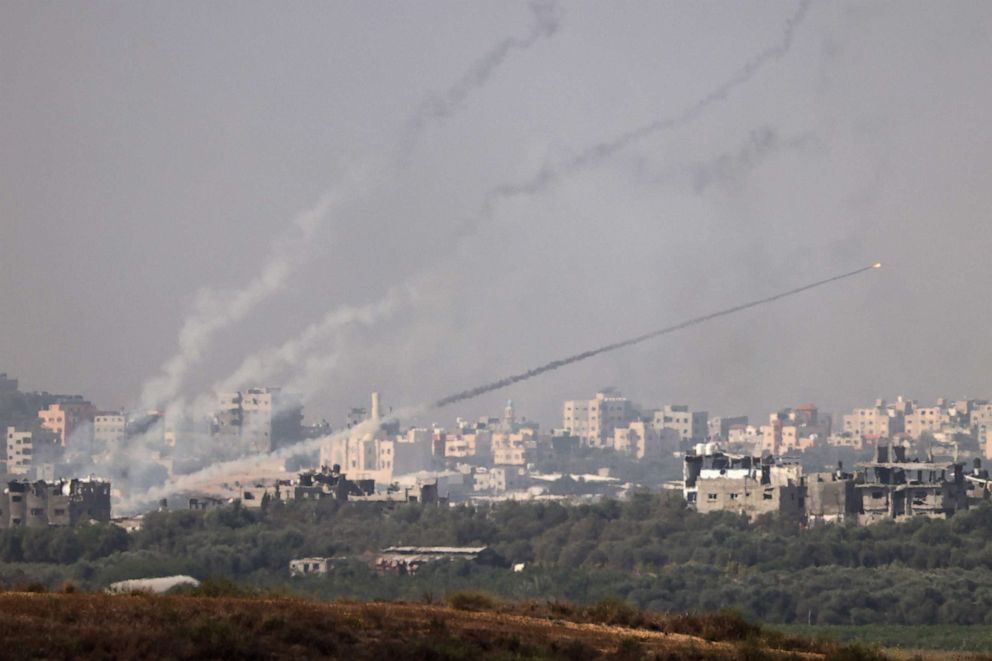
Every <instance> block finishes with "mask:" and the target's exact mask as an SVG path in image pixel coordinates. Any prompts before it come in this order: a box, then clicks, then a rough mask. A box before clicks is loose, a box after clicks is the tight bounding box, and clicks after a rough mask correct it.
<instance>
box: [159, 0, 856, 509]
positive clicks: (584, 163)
mask: <svg viewBox="0 0 992 661" xmlns="http://www.w3.org/2000/svg"><path fill="white" fill-rule="evenodd" d="M809 4H810V2H809V0H802V1H801V2H800V3H799V5H798V7H797V9H796V11H795V12H794V13H793V14H792V15H791V16H790V17H789V18H788V19H787V21H786V25H785V28H784V31H783V33H782V36H781V38H780V39H779V41H778V42H777V43H776V44H773V45H771V46H769V47H767V48H765V49H763V50H762V51H759V52H758V53H757V54H755V55H754V56H752V57H751V58H750V59H748V60H747V61H746V62H745V63H744V64H743V65H742V66H741V67H739V68H738V69H737V70H736V71H735V72H734V73H733V74H732V75H731V76H730V77H729V78H728V79H726V80H725V81H723V82H722V83H721V84H719V85H718V86H716V87H715V88H713V89H712V90H711V91H709V92H708V93H707V94H705V95H704V96H702V97H701V98H700V99H699V100H697V101H696V102H695V103H693V104H692V105H690V106H689V107H688V108H686V109H685V110H683V111H682V112H680V113H679V114H676V115H673V116H669V117H664V118H660V119H657V120H655V121H652V122H650V123H648V124H645V125H643V126H640V127H636V128H634V129H631V130H628V131H625V132H624V133H621V134H619V135H618V136H615V137H613V138H612V139H609V140H605V141H602V142H599V143H596V144H594V145H592V146H590V147H587V148H585V149H583V150H582V151H581V152H579V154H578V155H576V156H574V157H573V158H571V159H569V160H567V161H565V162H564V163H561V164H558V165H555V166H546V167H544V168H542V169H541V170H540V171H538V172H537V173H536V174H535V175H534V176H533V177H532V178H530V179H529V180H527V181H524V182H520V183H507V184H501V185H498V186H496V187H494V188H492V189H490V191H489V192H488V193H487V195H486V196H485V198H484V200H483V203H482V206H481V209H480V213H479V214H478V215H477V217H476V218H475V219H473V220H470V221H468V222H466V223H465V224H464V225H463V226H462V228H461V229H460V231H459V233H458V237H457V238H458V239H461V238H463V237H464V236H465V235H466V234H471V233H472V232H473V231H474V230H475V228H476V227H477V225H478V224H479V223H480V222H482V221H484V220H488V219H490V218H491V217H492V215H493V213H494V210H495V207H496V206H497V204H498V203H499V202H500V201H502V200H505V199H509V198H513V197H517V196H531V195H537V194H540V193H542V192H544V191H545V190H547V189H548V188H550V187H551V186H552V185H554V183H555V182H557V181H558V180H559V179H560V178H562V177H563V176H565V175H568V174H571V173H573V172H575V171H577V170H580V169H582V168H587V167H591V166H593V165H595V164H598V163H600V162H602V161H604V160H606V159H609V158H610V157H612V156H614V155H615V154H616V153H618V152H620V151H621V150H623V149H625V148H627V147H629V146H631V145H633V144H635V143H637V142H639V141H642V140H644V139H647V138H649V137H651V136H653V135H655V134H657V133H659V132H663V131H669V130H675V129H678V128H681V127H683V126H685V125H688V124H689V123H691V122H692V121H693V120H695V119H696V118H698V117H699V116H700V115H702V114H703V113H704V112H705V111H706V110H708V109H709V108H710V107H711V106H713V105H715V104H718V103H720V102H721V101H723V100H725V99H726V98H727V96H728V95H729V94H730V93H731V92H732V91H733V90H735V89H736V88H737V87H740V86H741V85H744V84H745V83H747V82H749V81H750V80H752V79H753V78H754V77H755V76H756V75H757V74H758V73H759V72H760V71H761V70H762V69H764V68H765V67H766V66H768V65H769V64H771V63H773V62H775V61H777V60H780V59H782V58H783V57H784V56H785V55H786V54H787V53H788V51H789V50H790V48H791V46H792V43H793V40H794V37H795V32H796V30H797V29H798V27H799V26H800V25H801V23H802V21H803V20H804V18H805V16H806V14H807V13H808V9H809ZM532 10H533V11H534V13H535V17H536V21H535V24H534V26H533V28H532V29H531V31H530V32H529V33H528V35H527V36H525V37H523V38H520V37H516V38H508V39H505V40H503V41H502V42H500V43H499V44H497V45H496V46H495V47H494V48H493V49H491V50H490V51H489V52H488V53H487V54H486V55H485V56H484V57H483V58H482V59H481V60H479V61H478V62H477V63H476V64H475V65H474V66H473V67H471V68H470V69H469V70H468V71H467V72H466V74H465V75H463V76H462V78H460V79H459V81H458V82H456V83H455V84H454V85H453V86H452V87H451V88H449V90H448V91H447V92H446V93H445V94H443V95H440V96H439V97H437V98H436V99H434V100H432V101H430V102H428V103H426V104H424V105H423V106H422V107H421V108H420V110H419V111H418V112H417V113H416V114H415V115H414V118H413V120H411V123H410V130H409V131H408V135H407V143H406V145H405V147H407V146H408V147H409V148H412V146H413V145H414V144H415V142H416V140H417V138H418V137H419V135H420V134H421V133H422V131H423V129H424V126H425V124H426V122H427V121H429V120H431V119H442V118H445V117H447V116H449V115H451V114H452V113H453V112H454V111H455V110H457V109H458V108H459V107H460V106H461V105H462V104H463V103H464V101H465V99H466V98H467V96H468V95H469V93H471V91H473V90H475V89H477V88H479V87H481V86H482V85H484V84H485V83H486V82H487V81H488V80H489V79H490V77H491V75H492V73H493V71H494V70H495V68H496V67H497V66H499V65H500V64H501V63H502V62H503V61H504V60H505V59H506V57H507V56H508V55H509V53H510V52H512V51H514V50H519V49H525V48H529V47H531V46H532V45H533V44H535V43H536V42H537V41H539V40H540V39H541V38H543V37H546V36H550V35H552V34H554V32H555V31H556V30H557V26H558V21H559V14H558V12H557V10H556V8H555V6H554V5H553V4H551V3H536V4H533V5H532ZM405 153H409V149H407V150H406V152H405ZM401 160H402V156H401ZM868 268H871V267H866V268H865V269H859V270H858V271H854V272H851V273H849V274H844V275H841V276H836V277H834V278H830V279H828V280H825V281H821V282H818V283H813V284H811V285H807V286H805V287H801V288H799V289H796V290H791V291H789V292H785V293H782V294H778V295H776V296H774V297H770V298H768V299H762V300H760V301H753V302H751V303H748V304H745V305H743V306H738V307H735V308H732V309H728V310H723V311H720V312H718V313H714V314H712V315H707V316H705V317H701V318H697V319H693V320H690V321H688V322H683V323H682V324H678V325H676V326H673V327H669V328H666V329H661V330H659V331H654V332H652V333H648V334H645V335H643V336H638V337H637V338H631V339H630V340H625V341H622V342H618V343H614V344H611V345H607V346H605V347H600V348H598V349H595V350H592V351H589V352H583V353H581V354H576V355H574V356H570V357H568V358H564V359H560V360H557V361H552V362H551V363H548V364H546V365H543V366H541V367H538V368H535V369H533V370H529V371H527V372H524V373H521V374H518V375H514V376H511V377H507V378H505V379H501V380H499V381H496V382H493V383H490V384H486V385H484V386H479V387H477V388H473V389H471V390H468V391H463V392H461V393H457V394H455V395H451V396H448V397H445V398H442V399H440V400H438V401H437V402H435V403H434V406H435V407H442V406H447V405H450V404H453V403H455V402H459V401H464V400H466V399H470V398H472V397H477V396H479V395H482V394H484V393H486V392H490V391H492V390H496V389H499V388H503V387H506V386H508V385H511V384H513V383H517V382H519V381H523V380H526V379H529V378H533V377H535V376H538V375H540V374H543V373H545V372H548V371H552V370H555V369H558V368H560V367H563V366H565V365H568V364H571V363H574V362H578V361H580V360H585V359H587V358H591V357H593V356H595V355H598V354H600V353H604V352H607V351H612V350H615V349H619V348H622V347H626V346H630V345H631V344H636V343H639V342H643V341H646V340H647V339H650V338H652V337H657V336H659V335H662V334H665V333H669V332H675V331H677V330H680V329H682V328H685V327H688V326H691V325H695V324H699V323H703V322H705V321H708V320H710V319H713V318H716V317H719V316H724V315H727V314H732V313H734V312H738V311H741V310H744V309H747V308H749V307H754V306H756V305H761V304H763V303H766V302H771V301H773V300H777V299H778V298H782V297H784V296H791V295H794V294H797V293H799V292H801V291H805V290H807V289H810V288H812V287H816V286H820V285H822V284H826V283H828V282H832V281H834V280H837V279H841V278H844V277H850V276H853V275H855V274H857V273H861V272H862V271H864V270H867V269H868ZM334 314H335V311H332V312H330V313H328V315H329V316H333V315H334ZM306 333H307V331H304V336H305V335H306ZM293 343H294V340H290V341H289V342H288V343H287V344H288V345H292V344H293ZM304 344H305V342H304ZM276 351H278V349H277V350H276ZM331 358H333V356H332V357H331ZM253 360H254V358H253V357H250V358H249V359H248V360H246V363H245V365H243V367H245V370H244V371H243V372H242V376H244V375H247V374H248V373H249V372H251V369H250V367H246V366H249V365H251V364H253ZM261 362H264V361H256V362H255V363H254V364H255V365H258V364H260V363H261ZM325 364H333V360H332V359H329V360H327V361H325ZM262 371H263V372H264V370H262ZM307 443H311V444H314V443H315V442H307ZM317 446H319V443H316V444H315V445H314V447H317ZM309 447H310V446H308V448H309ZM304 449H305V448H297V447H296V446H294V447H292V448H285V449H284V450H283V452H284V451H289V452H291V453H294V452H299V451H303V450H304ZM253 460H257V458H254V459H253V458H251V457H247V458H245V459H243V460H238V461H248V462H250V461H253ZM226 465H227V463H222V464H217V465H215V466H212V467H208V468H206V469H204V471H209V472H210V473H211V474H213V473H214V471H216V470H225V469H224V466H226ZM196 475H198V474H193V475H190V476H187V477H186V478H183V479H184V480H186V481H188V480H193V479H196ZM164 488H168V487H164ZM172 489H173V491H175V490H176V489H175V488H174V487H173V488H172Z"/></svg>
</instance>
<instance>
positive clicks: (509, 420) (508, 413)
mask: <svg viewBox="0 0 992 661" xmlns="http://www.w3.org/2000/svg"><path fill="white" fill-rule="evenodd" d="M516 422H517V419H516V416H515V415H514V413H513V400H512V399H508V400H506V408H505V409H503V430H504V431H508V432H510V431H513V427H514V426H515V425H516Z"/></svg>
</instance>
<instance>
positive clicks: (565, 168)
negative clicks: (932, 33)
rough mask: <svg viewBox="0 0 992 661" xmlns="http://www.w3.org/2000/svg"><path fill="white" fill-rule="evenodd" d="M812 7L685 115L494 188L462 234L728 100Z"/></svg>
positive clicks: (803, 5) (784, 49)
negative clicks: (501, 207)
mask: <svg viewBox="0 0 992 661" xmlns="http://www.w3.org/2000/svg"><path fill="white" fill-rule="evenodd" d="M809 5H810V0H802V1H801V2H800V3H799V6H798V7H797V8H796V11H795V12H794V13H793V14H792V15H791V16H790V17H789V18H788V19H787V20H786V22H785V29H784V30H783V32H782V37H781V39H779V41H778V43H776V44H773V45H772V46H769V47H767V48H765V49H764V50H762V51H760V52H758V53H757V54H755V55H753V56H752V57H751V58H750V59H748V60H747V61H746V62H745V63H744V64H743V65H741V67H740V68H738V69H737V70H736V71H735V72H734V73H733V74H732V75H731V76H730V77H729V78H727V79H726V80H725V81H723V82H722V83H721V84H719V85H717V86H716V87H714V88H713V89H712V90H710V91H709V92H707V93H706V94H705V95H703V96H702V97H700V98H699V99H698V100H697V101H696V102H695V103H693V104H692V105H690V106H689V107H688V108H686V109H685V110H683V111H682V112H680V113H678V114H676V115H672V116H668V117H662V118H659V119H656V120H654V121H652V122H650V123H648V124H645V125H643V126H638V127H636V128H633V129H630V130H628V131H625V132H623V133H621V134H619V135H617V136H614V137H613V138H610V139H608V140H604V141H602V142H598V143H596V144H593V145H591V146H589V147H586V148H585V149H583V150H582V151H581V152H579V153H578V154H577V155H575V156H573V157H572V158H570V159H568V160H567V161H565V162H564V163H560V164H558V165H545V166H544V167H542V168H541V169H540V170H539V171H538V172H537V173H536V174H534V175H533V176H532V177H531V178H530V179H528V180H526V181H521V182H517V183H507V184H501V185H499V186H496V187H494V188H492V189H491V190H490V191H489V192H488V193H487V194H486V197H485V199H484V200H483V203H482V208H481V210H480V212H479V214H478V215H477V216H476V217H475V218H473V219H467V220H466V221H465V222H464V223H463V224H462V226H461V227H460V228H459V235H460V236H465V235H470V234H473V233H474V232H475V230H476V229H477V227H478V225H479V224H480V223H481V222H483V221H485V220H488V219H490V218H491V217H492V215H493V213H494V212H495V208H496V206H497V205H498V204H499V203H500V202H501V201H503V200H507V199H510V198H514V197H521V196H533V195H538V194H540V193H542V192H544V191H546V190H548V189H549V188H550V187H551V186H552V185H554V184H555V182H557V181H558V180H559V179H561V178H562V177H563V176H565V175H567V174H571V173H572V172H575V171H577V170H580V169H583V168H588V167H592V166H594V165H597V164H599V163H601V162H603V161H605V160H606V159H608V158H610V157H612V156H613V155H615V154H617V153H618V152H620V151H622V150H624V149H626V148H627V147H630V146H631V145H633V144H636V143H638V142H640V141H642V140H645V139H647V138H649V137H651V136H653V135H655V134H658V133H661V132H664V131H672V130H676V129H679V128H682V127H683V126H686V125H688V124H690V123H691V122H693V121H694V120H695V119H697V118H698V117H700V116H701V115H702V114H703V113H704V112H705V111H706V110H708V109H709V108H710V107H711V106H713V105H715V104H717V103H720V102H721V101H724V100H726V98H727V96H728V95H729V94H730V93H731V92H732V91H734V90H735V89H736V88H738V87H740V86H741V85H744V84H745V83H747V82H749V81H750V80H751V79H753V78H754V77H755V76H756V75H757V74H758V73H759V72H760V71H761V70H762V69H764V68H765V67H766V66H768V65H769V64H771V63H773V62H775V61H777V60H781V59H782V58H783V57H785V55H786V54H787V53H788V52H789V49H790V48H792V42H793V40H794V39H795V34H796V30H797V29H798V28H799V26H800V25H801V24H802V22H803V19H804V18H805V17H806V14H807V13H808V11H809Z"/></svg>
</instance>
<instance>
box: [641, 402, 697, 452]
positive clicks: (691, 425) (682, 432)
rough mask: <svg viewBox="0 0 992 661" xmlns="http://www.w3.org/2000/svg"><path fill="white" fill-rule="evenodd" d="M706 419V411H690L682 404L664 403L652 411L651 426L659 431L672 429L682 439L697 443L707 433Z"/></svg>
mask: <svg viewBox="0 0 992 661" xmlns="http://www.w3.org/2000/svg"><path fill="white" fill-rule="evenodd" d="M708 420H709V414H708V413H707V412H706V411H691V410H690V409H689V407H688V406H686V405H684V404H666V405H665V406H664V407H663V408H661V409H660V410H658V411H655V412H654V416H653V419H652V426H653V427H654V430H655V431H657V432H659V433H660V432H661V430H662V429H673V430H675V431H676V432H678V434H679V438H681V439H682V440H683V441H686V442H693V443H699V442H701V441H705V440H706V436H707V434H708V433H709V425H708Z"/></svg>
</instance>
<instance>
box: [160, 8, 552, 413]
mask: <svg viewBox="0 0 992 661" xmlns="http://www.w3.org/2000/svg"><path fill="white" fill-rule="evenodd" d="M531 10H532V11H533V13H534V16H535V23H534V25H533V26H532V28H531V30H530V31H529V32H528V34H527V35H526V36H524V37H508V38H505V39H503V40H501V41H500V42H498V43H497V44H496V45H495V46H494V47H493V48H491V49H490V50H489V51H487V52H486V53H485V54H484V55H483V56H482V58H480V59H479V60H478V61H477V62H475V63H474V64H473V65H472V66H471V67H470V68H469V69H468V70H467V71H466V72H465V73H464V74H462V76H461V77H460V78H459V79H458V80H457V81H456V82H455V83H454V84H453V85H451V86H450V87H449V88H448V89H447V90H445V91H444V92H443V93H442V94H440V95H437V96H436V97H433V98H431V99H428V100H427V101H425V102H424V103H423V104H422V105H421V106H420V108H419V109H418V110H417V111H416V112H415V113H414V115H413V116H412V118H411V120H410V121H409V123H408V125H409V128H408V130H407V134H406V136H405V138H404V139H403V140H401V146H402V147H403V153H404V154H408V153H409V150H410V149H412V147H413V145H414V144H415V142H416V141H417V139H418V138H419V135H420V134H421V133H422V132H423V130H424V129H425V127H426V126H427V124H428V123H429V122H430V121H439V120H441V119H444V118H447V117H450V116H451V115H453V114H454V113H455V112H456V111H457V110H458V109H459V107H461V106H462V105H463V104H464V102H465V101H466V100H467V99H468V97H469V96H470V95H471V93H472V92H474V91H476V90H478V89H479V88H481V87H483V86H484V85H485V84H486V83H487V82H488V81H489V79H490V78H491V77H492V75H493V73H494V71H495V70H496V69H497V68H498V67H499V66H500V65H501V64H503V62H504V61H505V60H506V58H507V57H508V56H509V54H510V53H511V52H513V51H515V50H526V49H527V48H530V47H531V46H533V45H534V44H535V43H536V42H537V41H538V40H539V39H541V38H544V37H549V36H551V35H553V34H554V33H555V32H556V31H557V29H558V26H559V19H560V15H559V12H558V10H557V7H556V5H555V3H554V1H553V0H535V1H534V2H532V3H531ZM404 161H405V157H401V158H400V159H399V163H397V164H394V166H393V167H396V166H400V167H401V166H403V165H404ZM365 169H368V168H365ZM363 171H364V169H363ZM383 176H385V173H384V174H383ZM352 183H354V182H352ZM342 188H343V190H337V189H335V190H331V191H328V192H327V193H324V194H323V195H322V196H321V197H320V199H319V200H318V201H317V202H316V203H315V204H314V205H313V206H312V207H311V208H309V209H307V210H306V211H304V212H303V213H301V214H299V215H298V216H297V217H296V218H295V219H294V220H293V223H292V228H291V230H290V231H289V232H288V233H287V234H286V235H284V236H282V237H280V238H279V239H277V240H276V241H275V242H274V243H273V245H272V248H271V250H270V253H269V255H268V256H267V257H266V259H265V260H264V261H263V264H264V265H263V267H262V269H261V271H260V272H259V274H258V275H256V276H255V277H254V278H253V279H252V280H251V281H249V283H248V284H247V285H246V286H245V287H243V288H241V289H237V290H234V291H218V290H216V289H213V288H205V289H201V290H200V291H199V292H197V294H196V296H195V301H194V305H193V308H194V309H193V311H192V312H191V313H190V314H189V316H187V318H186V320H185V321H184V322H183V325H182V329H181V330H180V332H179V338H178V344H179V348H178V350H177V351H176V353H175V354H174V355H173V356H172V357H170V358H169V359H168V360H166V361H165V363H164V364H163V365H162V368H161V372H162V373H161V374H160V375H158V376H156V377H153V378H152V379H150V380H148V381H146V382H145V384H144V385H143V386H142V389H141V397H140V408H143V409H156V408H160V407H162V406H163V405H166V404H167V403H173V405H175V401H174V400H175V398H176V396H177V394H178V393H179V391H180V389H181V387H182V383H183V380H184V378H185V377H186V375H187V374H188V373H189V371H190V370H191V369H192V368H193V367H194V366H195V365H197V364H198V363H199V362H200V361H201V360H202V359H203V356H204V353H205V351H206V349H207V347H208V345H209V343H210V341H211V340H212V339H213V337H214V336H215V335H216V334H217V333H218V332H220V331H222V330H224V329H225V328H228V327H230V326H232V325H234V324H236V323H238V322H239V321H241V320H242V319H244V318H245V317H246V316H247V315H248V314H250V313H251V312H252V311H253V310H254V309H255V308H256V307H257V306H258V305H259V304H260V303H262V302H263V301H264V300H266V299H267V298H269V297H270V296H272V295H273V294H275V293H277V292H279V291H281V290H282V289H283V288H284V287H285V286H286V282H287V280H288V278H289V276H290V275H291V274H292V272H293V270H294V268H296V267H298V265H299V264H300V263H302V262H303V261H304V260H303V259H302V255H303V254H304V253H305V252H306V249H307V247H308V246H309V245H310V241H311V239H312V238H313V236H314V234H315V232H316V230H317V229H318V227H319V226H320V225H321V223H322V222H323V221H324V220H325V218H326V216H327V214H328V213H329V212H330V210H331V209H332V208H333V207H334V206H335V205H336V204H337V203H339V202H340V201H341V198H342V197H346V196H347V195H348V194H349V193H350V192H351V190H350V187H349V186H343V187H342Z"/></svg>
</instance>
